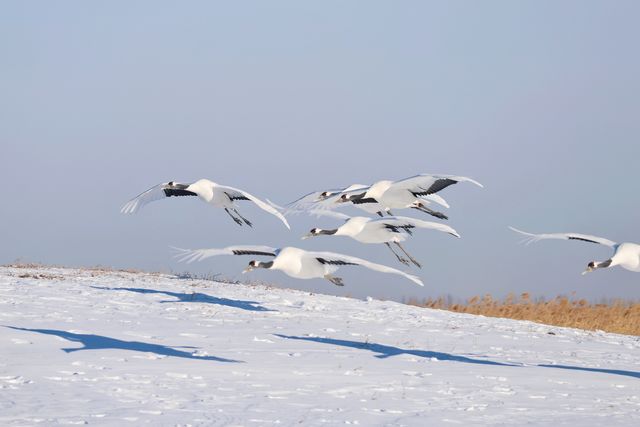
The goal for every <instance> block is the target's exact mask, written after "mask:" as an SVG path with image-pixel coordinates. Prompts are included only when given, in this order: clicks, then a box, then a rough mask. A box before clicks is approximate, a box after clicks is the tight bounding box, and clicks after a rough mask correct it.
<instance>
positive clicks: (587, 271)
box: [582, 267, 595, 276]
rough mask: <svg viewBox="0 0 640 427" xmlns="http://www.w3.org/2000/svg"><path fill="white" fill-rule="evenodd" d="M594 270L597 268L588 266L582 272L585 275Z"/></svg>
mask: <svg viewBox="0 0 640 427" xmlns="http://www.w3.org/2000/svg"><path fill="white" fill-rule="evenodd" d="M593 270H595V268H593V267H587V269H586V270H585V271H583V272H582V275H583V276H584V275H585V274H587V273H591V272H592V271H593Z"/></svg>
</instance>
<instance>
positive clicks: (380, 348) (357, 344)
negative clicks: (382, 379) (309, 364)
mask: <svg viewBox="0 0 640 427" xmlns="http://www.w3.org/2000/svg"><path fill="white" fill-rule="evenodd" d="M274 335H275V336H277V337H280V338H286V339H290V340H302V341H313V342H318V343H322V344H331V345H339V346H342V347H351V348H356V349H359V350H369V351H372V352H374V353H378V354H376V356H375V357H377V358H379V359H385V358H387V357H392V356H398V355H400V354H409V355H412V356H418V357H425V358H432V357H435V358H436V359H438V360H449V361H452V362H463V363H476V364H479V365H496V366H520V365H514V364H510V363H503V362H493V361H491V360H483V359H472V358H470V357H465V356H457V355H455V354H449V353H440V352H437V351H426V350H408V349H403V348H398V347H392V346H390V345H382V344H374V343H369V342H361V341H348V340H338V339H334V338H319V337H296V336H289V335H280V334H274Z"/></svg>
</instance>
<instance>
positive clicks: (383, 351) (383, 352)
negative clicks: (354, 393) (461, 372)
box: [274, 334, 640, 378]
mask: <svg viewBox="0 0 640 427" xmlns="http://www.w3.org/2000/svg"><path fill="white" fill-rule="evenodd" d="M274 335H275V336H277V337H280V338H286V339H290V340H301V341H313V342H317V343H321V344H330V345H337V346H341V347H351V348H355V349H359V350H369V351H371V352H373V353H378V354H376V355H375V357H377V358H379V359H384V358H387V357H392V356H398V355H401V354H409V355H412V356H418V357H424V358H432V357H435V358H436V359H438V360H443V361H451V362H463V363H474V364H479V365H494V366H510V367H525V366H532V367H539V368H555V369H568V370H574V371H584V372H596V373H602V374H609V375H622V376H626V377H632V378H640V372H636V371H625V370H620V369H604V368H587V367H582V366H571V365H548V364H540V365H523V364H519V363H504V362H493V361H491V360H484V359H472V358H470V357H465V356H458V355H455V354H450V353H440V352H436V351H426V350H411V349H402V348H398V347H393V346H389V345H382V344H375V343H367V342H361V341H349V340H339V339H334V338H320V337H297V336H289V335H281V334H274Z"/></svg>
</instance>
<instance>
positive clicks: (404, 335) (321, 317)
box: [0, 267, 640, 426]
mask: <svg viewBox="0 0 640 427" xmlns="http://www.w3.org/2000/svg"><path fill="white" fill-rule="evenodd" d="M21 276H22V277H21ZM390 285H392V282H390ZM327 286H331V285H330V284H327ZM0 325H2V326H0V425H3V426H26V425H75V424H90V425H113V426H122V425H124V426H126V425H131V426H138V425H152V426H174V425H175V426H177V425H181V426H187V425H192V426H211V425H214V426H217V425H233V426H272V425H284V426H287V425H312V426H334V425H361V426H371V425H398V426H425V425H435V426H440V425H463V426H474V425H483V426H484V425H502V426H514V425H524V424H527V425H555V426H562V425H573V426H599V425H604V424H605V423H606V424H607V425H608V426H617V425H629V426H636V425H640V341H639V339H638V338H637V337H631V336H624V335H615V334H608V333H603V332H589V331H581V330H575V329H568V328H558V327H551V326H545V325H540V324H536V323H532V322H522V321H513V320H507V319H494V318H486V317H482V316H472V315H464V314H456V313H450V312H446V311H439V310H429V309H422V308H416V307H410V306H406V305H402V304H399V303H394V302H383V301H377V300H367V301H359V300H354V299H349V298H340V297H333V296H327V295H319V294H310V293H306V292H300V291H294V290H286V289H277V288H271V287H266V286H257V285H256V286H249V285H240V284H224V283H216V282H212V281H202V280H184V279H177V278H175V277H173V276H168V275H157V274H133V273H123V272H100V271H88V270H73V269H59V268H11V267H0Z"/></svg>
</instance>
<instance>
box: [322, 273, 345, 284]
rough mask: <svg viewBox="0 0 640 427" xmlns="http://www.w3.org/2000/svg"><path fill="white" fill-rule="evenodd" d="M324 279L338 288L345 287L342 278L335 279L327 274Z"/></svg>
mask: <svg viewBox="0 0 640 427" xmlns="http://www.w3.org/2000/svg"><path fill="white" fill-rule="evenodd" d="M324 278H325V279H327V280H328V281H330V282H331V283H333V284H334V285H336V286H344V283H343V282H342V279H341V278H340V277H335V276H332V275H330V274H325V275H324Z"/></svg>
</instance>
